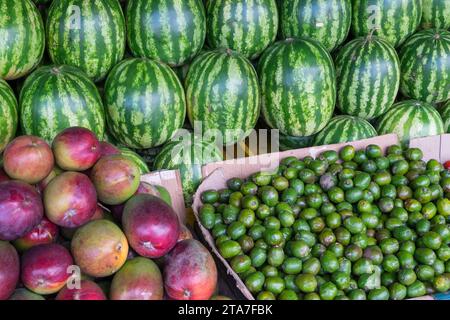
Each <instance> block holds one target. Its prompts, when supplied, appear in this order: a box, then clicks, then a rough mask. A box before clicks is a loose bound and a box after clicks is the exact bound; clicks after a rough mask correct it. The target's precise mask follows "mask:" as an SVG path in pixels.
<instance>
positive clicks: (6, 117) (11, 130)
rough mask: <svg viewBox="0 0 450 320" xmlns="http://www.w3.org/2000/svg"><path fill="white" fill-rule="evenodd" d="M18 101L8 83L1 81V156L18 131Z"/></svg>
mask: <svg viewBox="0 0 450 320" xmlns="http://www.w3.org/2000/svg"><path fill="white" fill-rule="evenodd" d="M17 109H18V106H17V100H16V97H15V96H14V92H13V91H12V89H11V87H10V86H9V85H8V84H7V83H6V81H4V80H2V79H0V114H1V117H0V154H1V153H2V152H3V150H4V149H5V148H6V145H7V144H8V143H9V142H10V141H11V140H12V139H13V138H14V135H15V134H16V130H17V122H18V116H17Z"/></svg>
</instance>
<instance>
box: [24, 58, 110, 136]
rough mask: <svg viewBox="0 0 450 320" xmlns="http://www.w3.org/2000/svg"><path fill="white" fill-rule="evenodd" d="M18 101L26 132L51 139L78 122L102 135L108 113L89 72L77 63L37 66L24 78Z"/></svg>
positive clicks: (79, 124)
mask: <svg viewBox="0 0 450 320" xmlns="http://www.w3.org/2000/svg"><path fill="white" fill-rule="evenodd" d="M19 105H20V108H19V110H20V122H21V126H22V130H23V132H24V133H25V134H30V135H36V136H39V137H42V138H43V139H45V140H47V141H48V142H51V141H52V140H53V138H54V137H55V136H56V135H57V134H58V133H59V132H60V131H62V130H64V129H66V128H69V127H74V126H79V127H85V128H88V129H90V130H92V131H93V132H94V133H95V134H96V135H97V137H98V138H99V139H103V135H104V133H105V120H104V118H105V114H104V110H103V104H102V101H101V98H100V95H99V93H98V91H97V88H96V87H95V85H94V83H93V82H92V81H91V80H90V79H89V78H88V77H87V75H86V74H85V73H84V72H82V71H80V70H79V69H77V68H75V67H71V66H56V65H54V66H45V67H40V68H38V69H37V70H36V71H34V72H33V73H32V74H31V75H30V76H29V77H28V78H27V80H26V81H25V83H24V85H23V87H22V90H21V92H20V98H19Z"/></svg>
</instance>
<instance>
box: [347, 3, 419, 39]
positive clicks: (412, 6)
mask: <svg viewBox="0 0 450 320" xmlns="http://www.w3.org/2000/svg"><path fill="white" fill-rule="evenodd" d="M352 4H353V13H352V28H351V29H352V32H353V34H354V35H355V36H356V37H360V36H366V35H369V34H371V33H373V34H374V35H377V36H379V37H381V38H383V39H385V40H387V41H388V42H389V43H391V44H392V45H393V46H394V47H398V46H399V45H401V44H402V43H403V42H404V41H405V40H406V38H408V37H409V36H410V35H411V34H413V33H414V31H415V30H416V29H417V27H418V26H419V24H420V20H421V18H422V0H354V1H353V2H352Z"/></svg>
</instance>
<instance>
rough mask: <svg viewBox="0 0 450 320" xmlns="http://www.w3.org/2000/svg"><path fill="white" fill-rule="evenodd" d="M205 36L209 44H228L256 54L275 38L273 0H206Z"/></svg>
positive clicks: (226, 45)
mask: <svg viewBox="0 0 450 320" xmlns="http://www.w3.org/2000/svg"><path fill="white" fill-rule="evenodd" d="M206 11H207V15H206V16H207V39H208V43H209V45H210V46H211V47H212V48H230V49H233V50H236V51H238V52H240V53H242V54H243V55H244V56H246V57H247V58H249V59H255V58H257V57H258V56H259V55H260V54H261V53H262V52H263V51H264V50H265V49H266V48H267V47H268V46H269V45H270V44H271V43H272V42H273V41H274V40H275V38H276V35H277V30H278V10H277V4H276V2H275V0H253V1H245V0H234V1H229V0H213V1H208V3H207V5H206Z"/></svg>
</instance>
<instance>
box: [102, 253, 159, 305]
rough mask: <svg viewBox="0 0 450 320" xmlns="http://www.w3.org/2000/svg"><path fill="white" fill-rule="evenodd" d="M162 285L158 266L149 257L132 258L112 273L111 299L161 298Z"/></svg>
mask: <svg viewBox="0 0 450 320" xmlns="http://www.w3.org/2000/svg"><path fill="white" fill-rule="evenodd" d="M163 295H164V285H163V279H162V275H161V271H159V268H158V266H157V265H156V264H155V263H154V262H153V261H152V260H150V259H146V258H143V257H137V258H133V259H131V260H129V261H127V262H126V263H125V264H124V266H123V267H122V268H121V269H120V270H119V271H118V272H117V273H116V274H115V275H114V278H113V280H112V282H111V289H110V293H109V296H110V298H111V300H162V299H163Z"/></svg>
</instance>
